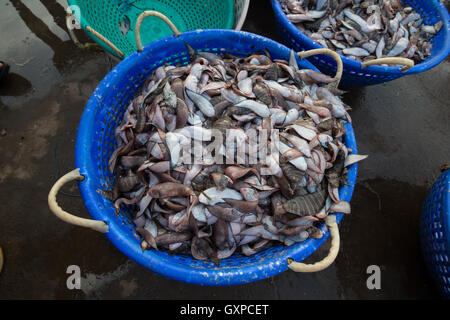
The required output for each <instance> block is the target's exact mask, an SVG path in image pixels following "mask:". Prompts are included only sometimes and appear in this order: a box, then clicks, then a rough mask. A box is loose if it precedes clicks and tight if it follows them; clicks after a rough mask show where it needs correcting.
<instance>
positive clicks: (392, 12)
mask: <svg viewBox="0 0 450 320" xmlns="http://www.w3.org/2000/svg"><path fill="white" fill-rule="evenodd" d="M280 3H281V6H282V8H283V10H284V12H285V13H286V15H287V18H288V19H289V20H290V21H291V22H292V23H294V24H295V25H296V27H297V28H298V29H299V30H300V31H301V32H303V33H304V34H305V35H307V36H308V37H309V38H310V39H312V40H313V41H314V42H316V43H318V44H320V45H322V46H323V47H325V48H328V49H331V50H334V51H336V52H337V53H339V54H341V55H344V56H346V57H348V58H350V59H354V60H358V61H368V60H373V59H380V58H384V57H404V58H408V59H412V60H414V62H415V63H420V62H422V61H424V60H425V59H427V57H428V56H430V55H431V46H432V44H431V42H430V40H431V38H432V37H433V36H434V35H435V34H436V33H438V32H439V31H440V29H441V28H442V21H439V22H438V23H436V24H435V25H425V24H424V21H423V19H422V18H421V16H420V15H419V14H418V13H417V12H416V11H415V10H414V9H413V8H412V7H409V6H405V5H404V4H403V3H402V2H401V1H400V0H365V1H361V0H299V1H297V0H281V1H280Z"/></svg>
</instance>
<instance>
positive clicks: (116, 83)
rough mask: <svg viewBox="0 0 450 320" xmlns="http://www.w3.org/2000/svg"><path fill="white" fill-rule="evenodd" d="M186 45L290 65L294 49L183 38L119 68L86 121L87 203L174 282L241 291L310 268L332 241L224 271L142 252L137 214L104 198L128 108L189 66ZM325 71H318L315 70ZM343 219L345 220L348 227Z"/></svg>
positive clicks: (80, 141)
mask: <svg viewBox="0 0 450 320" xmlns="http://www.w3.org/2000/svg"><path fill="white" fill-rule="evenodd" d="M183 41H186V42H187V43H189V44H191V45H192V46H193V47H194V48H195V49H197V50H201V51H211V52H215V53H218V54H220V53H224V52H228V53H231V54H234V55H240V56H242V55H249V54H251V53H253V52H254V51H256V50H261V49H267V50H268V51H269V52H270V54H271V55H272V57H273V58H275V59H288V58H289V54H290V49H288V48H287V47H285V46H283V45H281V44H279V43H277V42H274V41H272V40H270V39H267V38H264V37H261V36H258V35H255V34H251V33H246V32H238V31H231V30H201V31H191V32H186V33H183V34H182V35H181V36H179V37H177V38H176V37H173V36H171V37H167V38H164V39H161V40H158V41H155V42H152V43H151V44H149V45H147V46H146V47H145V48H144V51H143V52H142V53H138V52H135V53H133V54H132V55H130V56H129V57H127V58H126V59H125V60H124V61H122V62H121V63H120V64H119V65H117V66H116V67H115V68H114V69H113V70H112V71H111V72H110V73H109V74H108V75H107V76H106V77H105V78H104V80H103V81H102V82H101V83H100V85H99V86H98V87H97V89H96V90H95V92H94V93H93V94H92V97H91V98H90V100H89V102H88V104H87V107H86V109H85V111H84V114H83V117H82V119H81V122H80V125H79V128H78V135H77V142H76V153H75V163H76V167H77V168H80V173H81V174H82V175H83V176H84V177H85V179H84V181H82V182H79V188H80V190H81V194H82V197H83V200H84V203H85V205H86V207H87V209H88V211H89V213H90V215H91V216H92V217H93V218H94V219H96V220H102V221H105V222H106V223H107V224H108V226H109V232H108V233H107V234H106V236H107V238H108V239H109V240H110V241H111V242H112V243H113V244H114V245H115V246H116V247H117V248H118V249H119V250H121V251H122V252H123V253H124V254H126V255H127V256H128V257H129V258H130V259H132V260H134V261H136V262H138V263H139V264H141V265H142V266H144V267H145V268H148V269H150V270H152V271H154V272H157V273H159V274H161V275H164V276H167V277H169V278H172V279H175V280H179V281H184V282H188V283H194V284H201V285H235V284H242V283H248V282H253V281H257V280H261V279H264V278H267V277H271V276H275V275H277V274H278V273H280V272H283V271H285V270H287V268H288V267H287V261H286V259H287V258H289V257H291V258H293V259H294V260H296V261H302V260H303V259H305V258H306V257H308V256H309V255H311V254H312V253H313V252H314V251H315V250H316V249H317V248H319V247H320V246H321V245H322V244H323V243H324V242H325V240H326V239H327V238H328V237H329V235H330V233H329V232H328V228H327V227H326V226H325V224H323V225H322V226H321V227H320V229H321V230H322V231H323V232H324V233H325V234H324V237H323V238H322V239H320V240H315V239H308V240H307V241H305V242H303V243H298V244H296V245H293V246H290V247H284V246H276V247H271V248H268V249H266V250H264V251H262V252H260V253H258V254H256V255H254V256H252V257H245V256H243V255H240V254H234V255H233V256H231V257H230V258H228V259H224V260H221V263H220V266H219V267H218V266H216V265H215V264H214V263H212V262H210V261H199V260H195V259H193V258H192V257H191V256H189V255H173V254H169V253H167V252H164V251H156V250H153V249H152V250H148V251H145V252H142V249H141V247H140V245H139V244H140V242H141V238H140V237H139V236H138V235H137V233H136V231H135V227H134V224H133V222H132V220H131V213H130V211H129V210H127V209H123V210H121V211H120V213H119V214H118V215H116V213H115V210H114V207H113V204H112V203H111V202H110V201H108V200H106V199H105V198H104V197H103V196H102V195H101V194H100V193H99V192H97V191H98V190H105V189H107V190H110V189H111V187H112V185H113V182H114V177H113V176H112V175H111V174H110V173H109V171H108V160H109V158H110V156H111V154H112V152H113V151H114V149H115V148H116V142H115V138H114V130H115V128H116V127H117V126H118V125H119V123H120V121H121V119H122V117H123V114H124V112H125V110H126V107H127V106H128V105H129V103H130V101H131V100H132V99H133V97H134V95H135V94H136V93H137V92H139V90H140V88H141V86H142V85H143V84H144V81H145V80H146V79H147V78H148V77H149V76H151V74H152V72H153V70H155V69H156V68H158V67H159V66H161V65H164V64H166V63H168V64H186V63H188V61H189V55H188V52H187V51H186V47H185V44H184V42H183ZM298 63H299V66H300V67H301V68H310V69H315V68H314V66H313V65H311V64H310V63H309V62H308V61H305V60H303V61H301V60H299V61H298ZM315 70H317V69H315ZM346 130H347V133H346V135H345V144H346V145H347V147H348V148H350V149H351V150H352V152H354V153H356V152H357V148H356V140H355V135H354V132H353V129H352V126H351V125H350V124H347V125H346ZM356 174H357V165H356V164H354V165H352V166H351V167H350V172H349V173H348V185H347V186H343V187H341V189H340V190H339V191H340V197H341V199H343V200H345V201H350V200H351V197H352V194H353V189H354V186H355V183H356ZM342 216H343V215H342V214H337V221H338V222H340V220H341V219H342Z"/></svg>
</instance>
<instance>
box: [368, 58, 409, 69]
mask: <svg viewBox="0 0 450 320" xmlns="http://www.w3.org/2000/svg"><path fill="white" fill-rule="evenodd" d="M376 64H400V65H403V67H401V68H400V71H402V72H405V71H407V70H409V69H411V68H412V67H414V61H412V60H411V59H407V58H401V57H388V58H380V59H375V60H369V61H366V62H363V63H361V68H363V69H364V68H365V67H368V66H373V65H376Z"/></svg>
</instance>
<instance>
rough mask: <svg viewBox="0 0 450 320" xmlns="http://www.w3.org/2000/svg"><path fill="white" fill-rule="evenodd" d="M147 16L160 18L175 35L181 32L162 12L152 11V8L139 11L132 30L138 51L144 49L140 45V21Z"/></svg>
mask: <svg viewBox="0 0 450 320" xmlns="http://www.w3.org/2000/svg"><path fill="white" fill-rule="evenodd" d="M148 16H153V17H158V18H160V19H162V20H163V21H164V22H165V23H167V25H168V26H169V27H170V29H171V30H172V32H173V33H174V35H175V37H178V36H179V35H180V34H181V32H180V31H178V29H177V27H175V25H174V24H173V23H172V21H170V19H169V18H167V17H166V16H165V15H163V14H162V13H160V12H157V11H152V10H150V11H144V12H142V13H141V15H140V16H139V18H138V19H137V20H136V28H135V30H134V35H135V37H136V46H137V49H138V52H142V50H144V47H143V46H142V41H141V24H142V21H143V20H144V18H146V17H148Z"/></svg>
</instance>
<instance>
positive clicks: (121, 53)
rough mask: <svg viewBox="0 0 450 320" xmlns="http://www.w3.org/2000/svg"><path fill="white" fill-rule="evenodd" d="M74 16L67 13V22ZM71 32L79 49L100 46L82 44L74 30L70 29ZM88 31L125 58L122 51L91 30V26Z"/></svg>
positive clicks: (70, 34) (71, 36)
mask: <svg viewBox="0 0 450 320" xmlns="http://www.w3.org/2000/svg"><path fill="white" fill-rule="evenodd" d="M72 17H73V14H72V13H67V15H66V21H67V22H68V21H69V18H72ZM68 30H69V36H70V38H71V39H72V41H73V42H74V43H75V45H76V46H77V47H79V48H80V49H89V48H91V47H95V46H98V45H97V44H96V43H85V44H81V42H80V41H79V40H78V38H77V36H76V35H75V32H73V30H72V29H70V28H68ZM86 30H87V31H89V32H90V33H92V34H93V35H94V36H95V37H97V38H99V39H100V40H101V41H103V42H104V43H105V44H107V45H108V46H109V47H110V48H111V49H112V50H113V51H114V52H115V53H116V54H117V55H119V56H120V57H121V58H123V57H124V56H125V55H124V54H123V52H122V51H120V50H119V49H118V48H117V47H116V46H115V45H114V44H113V43H112V42H111V41H109V40H108V39H106V38H105V37H104V36H103V35H101V34H100V33H98V32H97V31H95V30H94V29H93V28H91V27H90V26H86Z"/></svg>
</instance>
